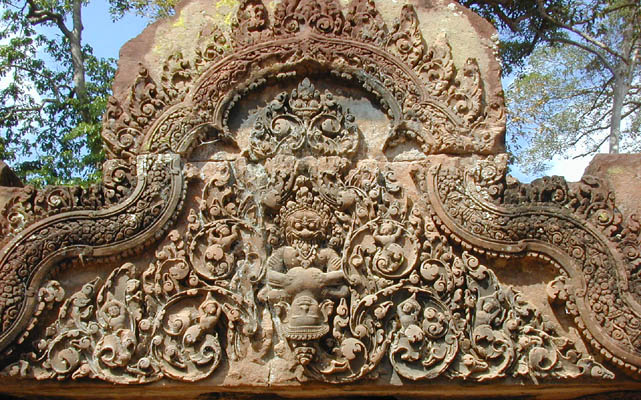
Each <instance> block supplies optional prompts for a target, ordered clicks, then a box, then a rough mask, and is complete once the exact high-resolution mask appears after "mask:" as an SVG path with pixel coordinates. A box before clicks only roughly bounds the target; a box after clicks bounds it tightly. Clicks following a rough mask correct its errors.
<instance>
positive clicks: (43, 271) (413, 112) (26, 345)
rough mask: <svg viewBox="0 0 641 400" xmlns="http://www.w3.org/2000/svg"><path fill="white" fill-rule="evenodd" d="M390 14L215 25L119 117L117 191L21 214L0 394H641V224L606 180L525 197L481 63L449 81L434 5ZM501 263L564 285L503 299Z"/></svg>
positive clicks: (6, 251) (272, 11) (263, 11)
mask: <svg viewBox="0 0 641 400" xmlns="http://www.w3.org/2000/svg"><path fill="white" fill-rule="evenodd" d="M376 5H377V2H374V1H372V0H353V1H352V2H351V3H350V4H349V5H347V6H345V7H344V6H343V2H341V1H338V0H323V1H312V0H284V1H281V2H278V3H277V4H274V3H270V4H267V5H266V4H264V3H263V2H262V1H261V0H243V1H240V3H239V5H238V8H237V9H236V10H235V14H234V15H235V19H233V22H232V26H233V30H232V31H231V32H226V31H225V30H224V29H221V28H219V27H214V26H210V25H207V26H205V27H204V28H203V29H202V30H201V32H200V34H199V35H198V38H197V40H195V43H196V44H195V49H194V50H193V52H191V53H190V52H189V49H182V50H181V51H180V52H176V53H172V54H171V55H170V56H168V57H167V60H166V62H165V63H164V64H163V65H162V66H160V67H159V68H155V69H154V66H146V67H144V66H141V68H140V70H139V72H138V75H137V76H136V78H135V79H132V82H131V83H132V85H131V88H130V90H129V91H128V92H127V96H126V98H125V97H122V96H121V97H119V98H116V97H114V98H113V99H112V100H111V101H110V105H109V110H108V112H107V113H106V114H105V120H104V131H103V137H104V139H105V143H106V148H107V155H108V158H109V161H108V162H107V163H106V164H105V167H104V172H105V179H104V183H103V185H102V186H96V187H92V188H88V189H87V188H46V189H43V190H36V189H34V188H25V189H22V190H21V191H20V192H19V193H18V194H17V195H16V196H14V197H12V198H11V199H9V201H7V202H6V203H5V206H4V209H3V213H2V216H3V218H2V219H1V220H0V222H1V224H0V227H1V228H2V233H3V236H4V237H5V239H4V241H3V245H4V247H3V250H2V253H0V315H1V316H2V326H1V327H0V347H2V349H3V350H4V353H5V355H4V359H3V361H4V364H3V368H4V373H5V375H9V376H20V377H31V378H35V379H39V380H53V379H56V380H78V379H91V380H102V381H106V382H111V383H116V384H145V383H151V382H155V381H160V380H167V381H180V382H194V381H202V382H205V383H207V382H209V383H211V384H212V385H219V384H220V385H229V386H233V385H237V386H240V385H241V384H243V382H242V380H241V379H239V378H237V377H238V376H243V374H245V372H246V371H248V370H249V371H253V372H254V373H255V374H256V376H257V377H259V378H258V379H263V380H260V381H259V382H256V384H257V385H264V386H269V385H274V386H278V385H299V384H300V383H301V382H317V383H322V384H354V385H355V386H354V387H356V386H357V385H358V384H359V383H362V382H365V381H373V382H375V383H377V384H381V385H389V384H398V383H399V382H400V383H405V384H409V383H410V382H415V381H416V382H418V383H421V382H423V383H425V382H432V381H434V382H439V383H446V382H449V381H469V382H484V381H496V382H501V383H502V384H505V385H510V384H528V385H529V384H538V383H544V382H553V381H557V380H571V379H576V380H577V382H586V381H587V380H588V379H591V380H592V379H593V380H595V381H596V380H598V382H607V381H608V380H611V379H614V378H620V376H621V369H622V368H624V369H626V371H627V372H629V373H630V372H631V373H632V374H637V373H638V369H639V368H641V333H640V332H641V331H640V326H641V322H640V321H641V309H640V306H639V303H640V302H641V299H640V297H641V289H639V287H641V286H640V285H639V283H640V282H641V273H640V272H639V267H638V266H639V256H638V255H639V254H641V249H640V248H639V239H638V235H639V224H638V222H637V223H636V224H635V223H634V221H635V220H634V219H632V220H631V221H632V222H631V223H623V222H622V215H621V213H620V212H619V211H618V210H617V208H616V204H615V202H614V199H613V197H612V195H611V193H610V192H609V191H608V190H607V189H606V188H604V187H603V185H602V184H601V182H600V181H598V180H596V179H592V178H589V177H585V178H584V179H583V181H582V182H580V183H577V184H568V183H566V182H565V181H563V180H560V179H544V180H541V181H537V182H534V183H532V184H530V185H522V184H518V183H514V182H513V181H511V180H510V178H509V177H507V172H506V159H507V156H506V154H504V153H502V152H501V149H502V147H501V146H502V140H503V138H502V136H503V133H504V122H505V121H504V120H505V117H504V106H503V103H502V97H501V96H500V95H495V94H494V93H487V92H486V88H487V87H488V86H489V85H488V78H487V74H488V68H487V66H484V65H483V63H482V62H479V61H478V60H474V59H467V60H465V61H463V62H461V63H460V65H457V64H456V62H455V58H454V57H453V55H452V51H454V53H455V54H456V47H455V46H453V47H454V50H452V49H451V47H450V44H449V43H448V39H447V37H448V36H447V35H444V34H441V35H438V36H437V37H436V38H435V39H433V40H432V41H431V42H428V41H426V40H425V37H424V31H425V30H424V29H423V26H422V25H421V18H427V17H429V15H428V14H426V11H425V8H421V7H414V6H412V5H411V4H405V5H403V6H399V7H398V8H397V9H396V11H398V15H396V16H397V17H398V18H397V21H396V22H395V23H394V24H393V26H392V27H391V28H388V26H387V25H386V23H385V20H386V19H385V18H384V17H389V11H385V13H387V14H386V15H382V14H383V11H382V10H381V11H380V12H379V10H377V6H376ZM458 7H459V6H453V8H454V9H455V10H462V9H461V8H458ZM446 9H447V10H451V9H452V7H446ZM447 12H449V11H447ZM462 12H463V11H461V13H462ZM448 15H449V14H448ZM453 15H457V14H456V13H454V14H453ZM466 18H471V17H466ZM388 19H389V18H388ZM453 42H455V40H454V41H453ZM484 74H485V75H484ZM274 86H277V87H278V90H274ZM281 86H282V87H285V88H286V89H285V90H284V91H283V89H282V88H281ZM317 87H318V88H323V90H322V91H321V90H317ZM355 93H356V94H355ZM238 115H241V116H243V118H245V119H243V118H238V119H242V121H240V122H238V123H237V124H236V125H234V124H232V123H231V120H232V118H231V117H234V116H238ZM372 115H375V116H377V118H378V117H379V116H382V117H381V118H380V119H379V120H375V118H373V117H372ZM382 120H384V122H380V121H382ZM238 125H240V126H238ZM207 146H210V147H207ZM196 148H197V149H198V151H197V157H196V156H194V157H192V155H191V154H192V153H191V152H192V150H193V149H196ZM208 149H209V151H210V153H207V151H208ZM211 149H213V150H211ZM190 157H192V158H190ZM134 164H136V165H134ZM185 199H186V201H184V202H183V200H185ZM183 205H185V209H184V210H183ZM170 229H171V231H170V232H169V233H167V232H168V231H169V230H170ZM139 254H142V255H140V256H138V255H139ZM505 259H508V260H511V259H518V260H527V262H529V263H530V264H532V265H535V267H536V268H540V269H541V270H543V269H544V266H545V265H552V266H554V267H555V268H556V270H555V271H556V272H555V276H554V277H552V278H551V279H549V282H546V283H547V295H549V297H550V300H551V302H552V303H553V305H552V306H550V305H549V304H547V303H546V302H541V301H540V299H539V298H535V297H536V296H532V293H531V292H528V290H527V289H528V288H527V287H521V288H517V287H516V286H517V285H511V284H508V283H506V282H504V281H502V275H501V274H500V273H499V272H500V271H499V270H500V268H501V266H502V265H503V264H505V263H506V261H505ZM532 260H536V261H532ZM63 267H68V269H65V268H63ZM91 268H94V269H95V270H97V271H99V273H98V275H100V276H99V277H97V278H95V279H94V278H93V277H91V279H85V278H84V275H80V276H82V278H78V279H85V280H84V281H82V282H80V283H79V282H76V281H74V280H73V279H71V280H69V281H67V280H66V278H67V277H68V276H69V275H68V274H69V273H73V272H74V271H79V272H85V271H86V270H90V271H93V270H92V269H91ZM523 286H527V285H523ZM521 289H522V290H521ZM539 295H540V293H539ZM558 304H564V305H565V308H566V310H567V312H568V313H569V314H571V315H572V316H573V317H574V323H575V324H576V327H577V328H578V331H579V333H577V334H574V333H573V331H572V328H571V327H570V328H568V326H567V321H564V319H563V318H559V316H558V314H557V313H556V312H557V311H558ZM27 338H28V339H29V340H27ZM257 371H258V372H257ZM635 376H636V375H635ZM261 377H262V378H261ZM245 383H246V382H245Z"/></svg>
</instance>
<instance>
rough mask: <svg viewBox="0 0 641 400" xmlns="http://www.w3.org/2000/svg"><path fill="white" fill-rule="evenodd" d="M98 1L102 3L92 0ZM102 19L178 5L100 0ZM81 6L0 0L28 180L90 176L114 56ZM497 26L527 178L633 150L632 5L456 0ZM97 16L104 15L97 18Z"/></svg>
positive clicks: (636, 28) (638, 93) (638, 39)
mask: <svg viewBox="0 0 641 400" xmlns="http://www.w3.org/2000/svg"><path fill="white" fill-rule="evenodd" d="M102 1H104V0H102ZM107 1H108V3H109V7H110V14H111V15H110V17H111V18H112V19H114V20H115V19H118V18H121V17H122V16H123V15H125V14H127V13H136V14H139V15H145V16H147V17H149V18H150V19H154V18H157V17H162V16H167V15H170V14H172V12H173V7H174V5H175V3H177V0H107ZM88 3H89V1H88V0H0V12H2V17H1V19H0V157H1V158H2V159H3V160H6V161H7V162H9V164H10V165H11V166H12V167H13V168H14V169H15V170H16V172H17V173H18V175H19V176H20V177H21V178H22V179H23V180H26V181H27V182H29V183H31V184H35V185H38V186H40V185H45V184H69V183H75V184H78V183H81V184H86V183H89V182H93V181H95V180H97V179H99V178H100V175H99V171H100V168H99V167H100V165H101V163H102V161H103V160H104V154H103V151H102V142H101V139H100V126H101V118H102V114H103V112H104V110H105V107H106V101H107V97H108V95H109V93H110V86H111V80H112V78H113V75H114V73H115V60H113V59H102V58H97V57H95V56H94V55H93V50H92V48H91V47H90V45H89V44H88V43H85V42H84V41H83V36H82V32H83V25H82V17H83V9H84V7H85V6H86V5H87V4H88ZM461 3H462V4H463V5H465V6H468V7H470V8H472V9H474V10H475V11H477V12H479V13H480V14H481V15H483V16H484V17H486V18H488V19H489V20H491V21H492V22H494V23H495V25H496V26H497V27H498V28H499V31H500V36H501V52H502V56H503V60H504V69H505V71H506V73H508V74H512V76H513V77H514V81H513V83H512V84H511V86H510V87H509V89H508V90H507V93H506V95H507V100H508V138H509V139H508V149H509V150H510V151H511V153H512V154H513V155H514V159H515V160H516V161H517V162H518V163H519V164H520V166H521V167H523V168H524V169H525V170H526V171H528V172H537V173H538V172H542V171H543V170H544V169H545V167H546V166H547V162H548V160H550V159H551V158H552V157H554V156H555V155H567V154H569V152H572V151H574V154H575V155H577V154H583V153H590V152H594V151H597V150H598V149H599V147H600V145H601V144H602V143H604V142H609V145H610V151H611V152H618V151H619V150H626V151H628V150H634V151H638V150H641V145H639V144H638V143H639V141H638V140H637V138H638V136H639V134H640V133H641V132H640V127H641V66H640V58H641V54H640V53H641V4H640V2H639V0H462V1H461ZM105 17H107V16H105Z"/></svg>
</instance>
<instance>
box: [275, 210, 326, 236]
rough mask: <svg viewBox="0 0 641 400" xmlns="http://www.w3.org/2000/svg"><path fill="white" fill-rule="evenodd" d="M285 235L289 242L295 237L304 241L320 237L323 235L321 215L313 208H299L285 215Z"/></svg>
mask: <svg viewBox="0 0 641 400" xmlns="http://www.w3.org/2000/svg"><path fill="white" fill-rule="evenodd" d="M285 223H286V228H285V229H286V232H285V233H286V235H287V240H288V241H289V242H290V243H291V242H293V241H294V240H295V239H299V240H303V241H305V242H310V241H315V240H319V239H322V238H323V236H324V232H323V230H324V229H323V228H324V224H325V223H326V222H324V221H323V220H322V218H321V216H320V215H319V214H318V213H317V212H316V211H313V210H299V211H295V212H293V213H292V214H291V215H289V216H288V217H287V221H286V222H285Z"/></svg>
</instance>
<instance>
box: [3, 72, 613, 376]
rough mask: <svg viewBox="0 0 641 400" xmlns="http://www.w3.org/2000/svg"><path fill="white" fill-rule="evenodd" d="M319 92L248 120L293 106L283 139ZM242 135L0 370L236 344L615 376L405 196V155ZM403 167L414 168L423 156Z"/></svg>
mask: <svg viewBox="0 0 641 400" xmlns="http://www.w3.org/2000/svg"><path fill="white" fill-rule="evenodd" d="M332 101H333V100H332V97H331V95H330V94H325V95H324V96H321V95H320V94H319V93H318V92H315V91H314V90H313V87H312V86H311V84H310V82H309V81H308V80H303V81H302V82H301V84H300V85H299V87H298V89H297V91H295V92H293V93H292V95H291V96H287V95H286V94H281V95H279V96H278V97H277V99H276V100H275V102H272V103H270V104H269V105H268V106H267V107H266V110H265V111H264V113H263V114H261V116H260V117H259V122H258V123H257V125H258V126H259V127H262V124H263V123H265V122H264V121H265V118H271V119H272V121H271V122H270V126H274V125H275V123H274V122H273V120H278V119H279V118H287V119H288V123H289V122H291V121H296V122H299V123H300V122H302V123H303V124H302V125H301V127H298V128H296V129H299V132H297V131H295V129H283V130H281V131H280V132H283V134H282V135H281V137H280V139H281V140H282V142H283V143H285V145H289V143H290V142H289V141H288V140H289V138H288V136H287V135H291V136H292V137H293V138H295V139H296V140H295V141H294V142H293V143H295V144H298V143H299V141H298V140H299V139H298V137H299V136H298V135H301V134H302V135H303V137H304V138H305V137H306V136H305V135H307V136H309V135H310V134H312V132H313V129H315V125H314V123H313V121H314V118H317V117H319V116H322V118H328V117H327V115H325V114H323V113H326V112H327V107H332V109H333V110H339V111H340V110H341V108H340V107H338V106H337V105H336V104H335V103H333V102H332ZM283 108H285V110H283ZM329 115H330V117H331V118H339V117H337V116H336V115H337V114H329ZM283 116H284V117H283ZM322 118H321V119H322ZM338 120H339V121H341V120H340V119H338ZM350 122H353V121H350ZM351 128H352V130H351V131H348V132H347V133H352V132H358V130H357V128H356V125H355V124H353V125H352V126H351ZM334 131H336V130H334ZM254 132H255V131H254ZM254 135H255V136H253V139H254V140H257V136H258V135H257V134H256V133H254ZM304 140H309V139H304ZM305 143H307V144H308V145H309V143H308V142H305ZM312 143H313V142H312ZM249 146H250V148H249V149H248V150H249V152H248V154H249V155H250V157H240V158H238V159H236V160H235V161H217V162H213V163H212V164H211V165H210V166H209V169H208V174H207V180H206V181H205V182H204V185H203V189H202V197H201V200H200V201H199V205H198V208H197V209H192V210H191V211H190V212H189V218H188V221H189V224H188V225H187V226H186V227H185V228H184V229H185V230H184V231H174V232H172V233H171V234H170V236H169V243H168V244H166V245H165V246H164V247H163V248H162V250H160V251H158V252H157V253H156V260H155V261H154V262H153V263H152V264H151V265H150V266H149V268H148V269H146V270H145V271H144V272H140V271H138V270H137V269H136V268H135V266H134V265H132V264H125V265H123V266H122V267H121V268H119V269H117V270H116V271H114V272H113V273H112V275H111V276H110V277H109V278H108V279H107V280H106V282H105V284H104V285H102V286H101V287H100V286H99V284H98V281H93V282H90V283H88V284H87V285H85V287H84V288H83V289H82V290H81V291H80V292H78V293H76V294H74V295H72V296H71V297H70V298H69V299H68V300H66V302H65V303H64V304H63V305H62V307H61V309H60V312H59V317H58V320H57V321H56V322H55V323H54V324H53V325H51V326H50V327H49V328H48V329H47V331H46V332H47V337H46V338H45V339H43V340H42V341H41V342H40V343H39V345H38V351H36V352H35V353H34V354H32V355H30V356H28V357H25V358H24V359H23V360H22V361H19V362H18V363H16V364H14V365H12V366H9V367H8V368H7V369H6V371H5V372H7V373H9V374H22V375H30V376H34V377H36V378H38V379H51V378H56V379H67V378H71V379H76V378H80V377H93V378H99V379H103V380H106V381H110V382H116V383H144V382H149V381H153V380H157V379H160V378H162V377H166V378H171V379H178V380H184V381H195V380H200V379H204V378H206V377H207V376H210V375H211V374H214V373H215V371H216V370H217V367H218V366H219V365H220V364H221V363H223V362H225V363H228V364H229V365H230V368H233V367H232V366H233V363H234V362H237V361H238V360H241V359H242V360H244V362H247V360H248V359H250V360H253V361H252V362H256V363H274V362H281V363H285V364H286V365H288V366H289V367H288V368H289V369H290V370H293V371H296V372H295V376H296V378H297V379H298V380H301V381H306V380H318V381H323V382H329V383H339V382H353V381H357V380H360V379H364V378H376V377H377V376H379V375H380V374H381V373H383V371H380V370H379V368H380V366H381V364H382V363H383V362H384V360H385V359H386V358H387V360H389V363H390V365H391V366H392V368H393V371H394V373H395V374H397V375H398V376H399V377H401V378H403V379H408V380H427V379H434V378H437V377H439V376H447V377H449V378H452V379H458V378H462V379H467V380H476V381H484V380H488V379H499V378H504V377H511V378H515V379H522V380H531V381H534V382H538V381H539V380H541V379H543V380H545V379H550V378H576V377H578V376H592V377H599V378H612V377H613V375H612V373H611V372H610V371H608V370H607V369H606V368H605V367H603V366H602V365H600V364H599V363H597V362H595V361H594V360H593V359H592V358H591V357H590V356H588V355H586V354H582V353H581V352H580V351H579V350H577V348H576V347H574V345H573V343H572V342H571V341H570V340H569V339H567V338H563V337H561V336H559V335H557V334H556V331H555V328H554V325H553V324H552V323H551V322H550V321H547V320H546V319H545V318H544V317H543V315H542V314H541V313H540V312H538V311H537V310H536V309H535V308H534V307H533V306H532V305H530V304H529V303H528V302H527V301H525V300H524V299H523V297H522V295H521V294H520V293H519V292H518V291H516V290H514V289H512V288H510V287H507V286H503V285H501V284H500V283H499V282H498V280H497V278H496V276H495V275H494V273H493V272H492V271H491V270H490V269H488V268H487V267H486V266H484V265H482V264H481V263H480V261H479V259H478V258H476V257H475V256H473V255H472V254H470V253H469V252H468V251H465V250H462V249H460V248H457V247H455V246H452V244H450V242H449V239H448V236H447V234H446V233H445V232H444V231H443V230H441V228H440V225H439V223H438V220H433V219H431V218H430V215H433V213H432V212H431V211H430V210H431V205H430V202H429V201H424V200H421V199H420V198H414V199H412V198H410V197H409V195H408V191H409V190H410V189H411V188H410V187H408V186H407V182H409V180H408V178H409V177H408V176H407V175H406V174H407V171H406V170H404V169H403V168H400V169H399V168H397V167H395V166H394V165H393V164H387V163H385V162H382V163H381V162H376V161H373V160H370V161H364V162H361V163H357V164H353V162H352V161H350V160H349V159H348V158H344V157H338V156H335V155H331V156H327V155H323V153H321V154H320V155H318V154H316V157H310V156H309V155H308V154H310V153H308V152H297V151H296V147H293V146H292V147H293V148H292V147H289V148H285V150H283V151H282V152H278V153H277V152H273V153H270V154H269V156H267V155H265V156H264V157H261V158H259V157H253V154H254V153H252V151H253V150H254V148H255V143H250V144H249ZM283 147H285V146H283ZM299 148H300V147H299ZM310 148H312V149H313V147H312V146H311V145H310ZM308 151H310V150H308ZM319 152H320V151H319ZM330 154H332V153H330ZM413 168H414V169H415V170H416V173H415V176H421V174H423V175H425V174H427V168H428V167H427V166H426V165H424V164H421V163H418V164H414V165H413ZM399 172H400V173H402V174H405V176H404V177H403V178H402V179H401V178H399V176H398V175H397V173H399ZM481 175H482V176H484V177H485V178H486V179H490V178H491V177H490V176H489V175H488V174H483V173H481ZM259 176H261V177H262V178H260V179H256V177H259ZM401 182H404V184H401ZM443 187H449V186H447V185H445V184H444V186H443ZM264 327H273V328H269V329H266V328H264ZM272 332H273V333H272ZM220 335H223V336H224V337H225V338H226V346H227V348H226V349H223V348H222V346H221V341H220V339H219V337H220ZM256 344H258V346H256ZM270 349H273V354H274V355H273V356H271V357H267V354H270V351H269V350H270ZM249 354H251V357H249V356H248V355H249ZM62 360H67V361H66V362H65V363H62ZM61 363H62V364H61Z"/></svg>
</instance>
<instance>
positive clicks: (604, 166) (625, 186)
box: [584, 154, 641, 217]
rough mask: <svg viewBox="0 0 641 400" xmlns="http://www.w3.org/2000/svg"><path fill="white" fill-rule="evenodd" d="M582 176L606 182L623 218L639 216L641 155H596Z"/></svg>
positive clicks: (640, 213)
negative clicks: (597, 178)
mask: <svg viewBox="0 0 641 400" xmlns="http://www.w3.org/2000/svg"><path fill="white" fill-rule="evenodd" d="M584 175H591V176H596V177H599V178H601V179H603V180H604V181H606V182H608V184H609V185H610V189H611V190H612V191H613V192H614V195H615V198H616V202H617V207H618V208H619V209H620V210H621V211H622V212H623V214H624V215H625V216H628V217H629V216H631V215H641V197H640V196H639V181H640V180H641V155H639V154H597V155H596V156H594V159H593V160H592V162H590V165H588V167H587V168H586V169H585V172H584Z"/></svg>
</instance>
